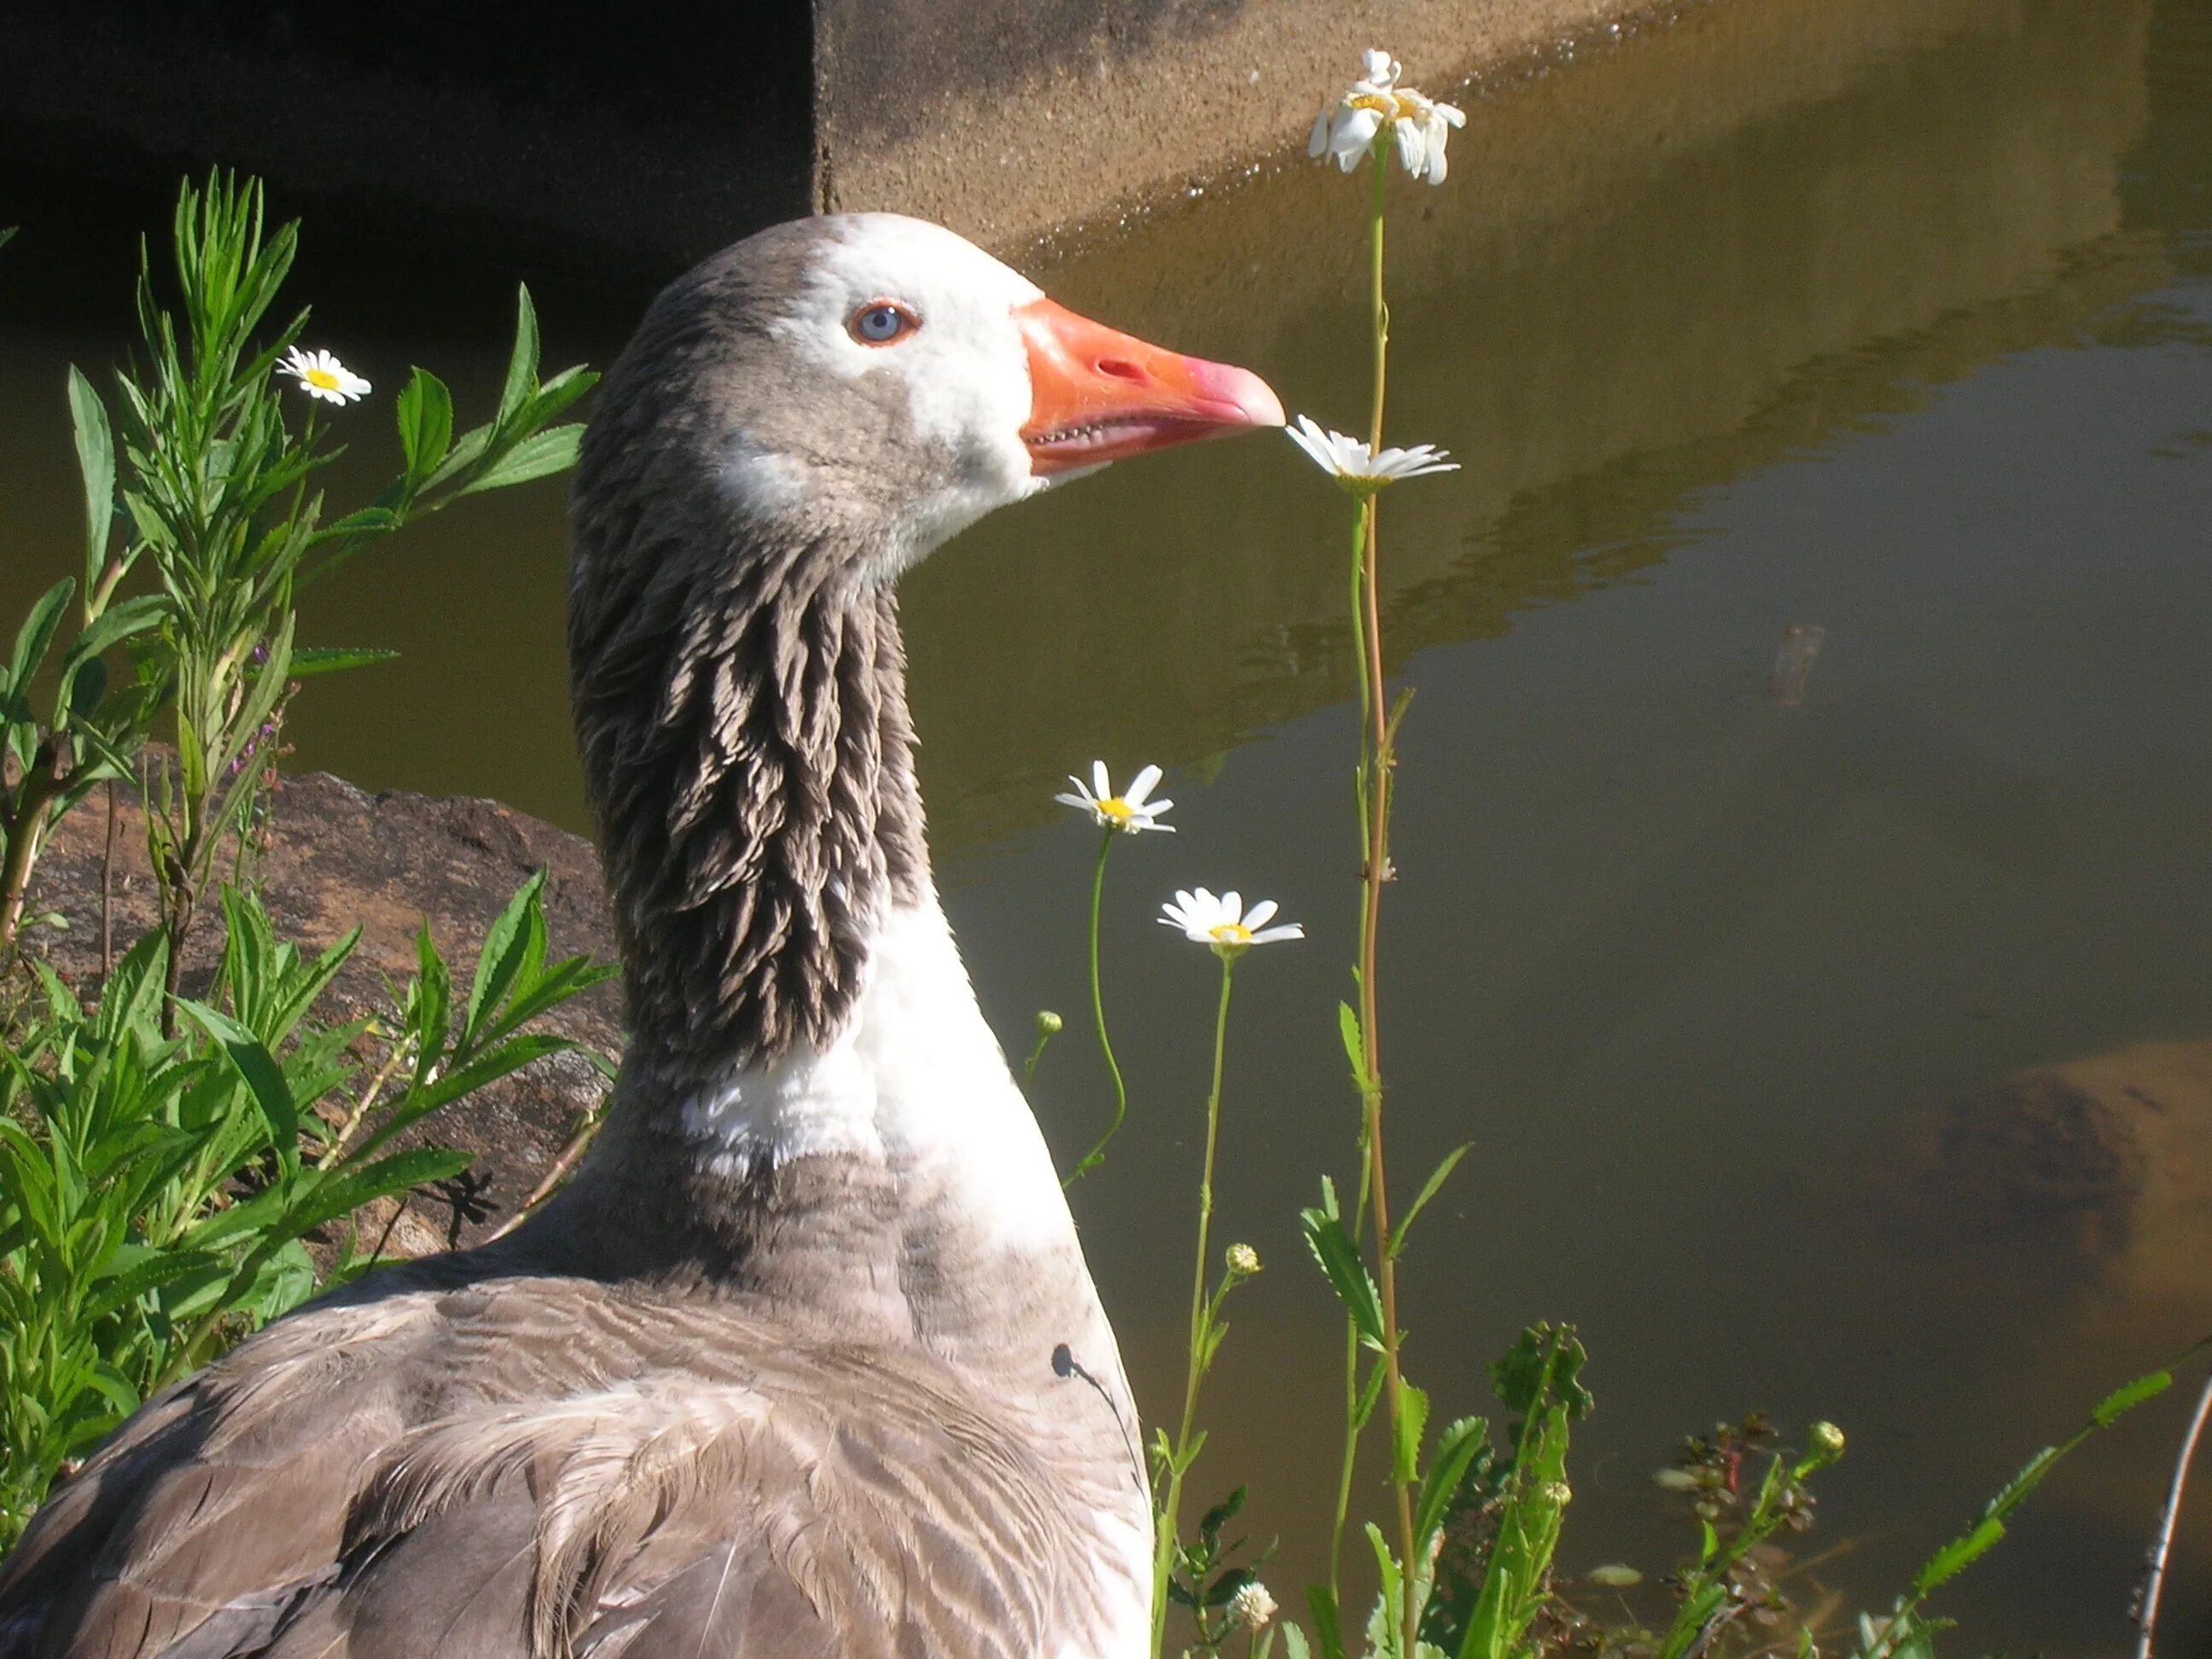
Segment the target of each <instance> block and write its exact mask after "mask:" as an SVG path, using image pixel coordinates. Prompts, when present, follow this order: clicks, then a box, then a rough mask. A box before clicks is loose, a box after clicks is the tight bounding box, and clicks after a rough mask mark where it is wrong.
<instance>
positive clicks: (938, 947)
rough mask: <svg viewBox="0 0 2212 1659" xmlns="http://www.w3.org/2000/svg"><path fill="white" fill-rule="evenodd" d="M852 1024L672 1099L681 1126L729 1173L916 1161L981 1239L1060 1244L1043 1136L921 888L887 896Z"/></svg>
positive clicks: (1069, 1235) (1055, 1189) (1019, 1245)
mask: <svg viewBox="0 0 2212 1659" xmlns="http://www.w3.org/2000/svg"><path fill="white" fill-rule="evenodd" d="M866 973H867V980H866V984H865V986H864V987H863V988H862V990H861V993H860V1001H859V1003H858V1005H857V1006H856V1007H855V1010H854V1017H853V1019H852V1021H851V1022H850V1023H849V1024H848V1025H847V1026H846V1028H845V1030H843V1031H842V1033H840V1034H839V1036H838V1037H837V1038H836V1041H835V1042H831V1043H830V1044H829V1046H827V1047H826V1048H819V1049H814V1050H811V1051H806V1052H802V1053H800V1054H793V1055H791V1056H789V1057H787V1058H786V1059H784V1060H779V1061H777V1062H776V1063H775V1064H774V1065H770V1066H759V1067H754V1068H750V1069H748V1070H745V1071H743V1072H739V1073H736V1074H735V1075H733V1076H732V1077H729V1078H727V1079H724V1080H722V1081H720V1082H719V1083H716V1084H714V1085H710V1086H708V1087H707V1088H705V1089H702V1091H700V1092H699V1093H698V1094H697V1095H696V1096H694V1097H692V1098H691V1099H690V1100H689V1101H687V1102H686V1103H684V1109H683V1122H684V1128H685V1129H686V1130H687V1131H688V1132H689V1133H691V1134H692V1135H694V1136H696V1137H697V1138H698V1139H700V1140H702V1141H704V1142H707V1143H708V1144H710V1145H711V1146H713V1148H714V1166H715V1167H716V1168H717V1169H718V1170H720V1171H721V1172H723V1173H726V1174H728V1175H732V1176H744V1175H745V1174H747V1173H749V1172H750V1171H751V1170H757V1169H758V1168H760V1167H762V1166H763V1164H766V1165H767V1166H768V1167H770V1168H773V1167H775V1166H776V1165H778V1164H784V1163H787V1162H789V1161H790V1160H791V1159H793V1158H805V1157H807V1156H810V1155H814V1154H831V1155H836V1154H843V1155H847V1156H853V1157H860V1158H868V1159H870V1160H871V1161H880V1162H882V1163H884V1164H887V1165H889V1166H890V1168H892V1169H893V1170H901V1169H912V1170H926V1171H927V1172H928V1174H929V1176H930V1177H931V1178H932V1179H933V1181H943V1182H945V1183H946V1185H947V1187H948V1188H949V1190H950V1191H951V1192H952V1193H953V1194H955V1195H956V1196H957V1203H958V1206H959V1209H960V1212H961V1213H962V1214H963V1216H965V1217H966V1218H968V1219H969V1220H970V1221H972V1222H974V1223H975V1224H976V1225H978V1226H979V1227H981V1229H982V1230H983V1231H984V1233H985V1235H986V1237H987V1242H989V1243H992V1244H994V1245H997V1246H1000V1247H1002V1248H1007V1249H1024V1250H1025V1249H1041V1248H1045V1247H1048V1246H1052V1245H1057V1244H1061V1243H1073V1238H1074V1223H1073V1220H1072V1219H1071V1218H1070V1217H1069V1214H1068V1209H1067V1202H1066V1199H1064V1198H1063V1197H1062V1196H1061V1194H1060V1178H1059V1176H1058V1174H1057V1173H1056V1172H1055V1171H1054V1169H1053V1166H1052V1158H1051V1155H1050V1154H1049V1152H1048V1151H1047V1150H1046V1147H1045V1144H1044V1137H1043V1135H1042V1133H1039V1131H1038V1129H1037V1124H1036V1116H1035V1115H1034V1114H1032V1113H1031V1112H1030V1107H1029V1103H1028V1101H1026V1100H1025V1099H1024V1098H1023V1097H1022V1092H1021V1091H1020V1090H1019V1089H1018V1088H1017V1087H1016V1086H1015V1085H1014V1080H1013V1076H1012V1073H1010V1072H1009V1071H1008V1070H1007V1068H1006V1055H1005V1054H1004V1053H1003V1052H1002V1051H1001V1050H1000V1048H999V1044H998V1040H997V1039H996V1038H995V1037H994V1036H992V1035H991V1029H990V1027H989V1026H988V1025H987V1024H985V1023H984V1019H983V1014H982V1011H981V1009H980V1008H979V1007H977V1006H976V1003H975V991H974V989H973V987H970V985H969V982H968V973H967V969H965V968H964V967H963V966H962V964H961V961H960V951H959V948H958V947H957V945H955V944H954V943H953V939H952V930H951V927H950V926H949V925H948V924H947V923H946V921H945V913H944V911H943V910H942V909H940V908H939V906H938V903H937V900H936V896H935V895H934V894H930V895H927V896H925V897H924V898H923V900H922V901H921V903H919V904H916V905H892V906H890V907H889V908H886V909H885V910H884V913H883V921H882V923H881V926H880V927H879V930H878V933H877V935H876V937H875V939H873V940H872V941H871V942H870V946H869V953H868V965H867V969H866Z"/></svg>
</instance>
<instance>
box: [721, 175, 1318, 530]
mask: <svg viewBox="0 0 2212 1659" xmlns="http://www.w3.org/2000/svg"><path fill="white" fill-rule="evenodd" d="M817 223H820V224H822V225H823V227H824V228H825V229H826V230H828V232H829V234H827V235H825V236H823V239H822V240H821V241H820V243H819V244H818V246H817V249H816V251H815V252H814V254H813V257H812V258H811V259H810V261H809V262H808V267H807V270H806V273H805V277H804V278H803V280H802V281H801V283H799V289H798V292H797V294H796V295H794V297H793V302H792V304H791V305H790V307H788V309H787V311H786V312H785V313H784V314H783V315H781V316H780V317H778V318H777V319H775V320H774V321H773V322H772V323H770V324H769V328H768V332H769V335H770V336H771V337H773V338H775V340H776V341H777V342H778V343H780V344H781V346H783V347H784V348H785V349H787V350H788V351H789V352H791V354H792V355H793V357H795V358H796V359H798V360H799V361H800V362H804V363H805V365H806V367H807V368H808V369H810V370H811V371H812V372H813V373H814V374H815V375H817V376H818V377H820V380H828V381H830V382H845V383H848V386H850V388H851V389H853V390H854V391H859V390H861V389H863V388H866V389H867V390H868V391H871V392H889V391H891V390H892V389H893V388H894V387H895V388H896V392H897V394H898V395H897V396H896V397H895V398H884V397H880V396H878V397H871V398H867V399H866V401H867V402H868V403H870V404H874V405H876V406H878V407H883V408H892V407H900V408H902V410H903V414H904V421H905V423H906V425H907V426H908V434H907V435H908V436H910V438H911V440H912V441H914V443H915V453H927V454H928V455H929V456H930V457H931V458H932V463H933V464H932V465H927V466H925V467H918V468H916V469H915V470H914V472H913V474H912V475H911V477H910V480H909V489H910V490H911V499H910V500H909V501H908V519H909V528H908V532H907V534H906V535H904V536H903V537H902V540H903V541H904V542H905V543H906V544H907V545H906V546H905V547H904V548H903V549H902V554H903V558H902V562H912V561H913V560H915V559H918V558H920V557H921V556H922V555H924V554H926V553H927V552H928V551H929V550H930V549H932V548H933V547H935V546H936V545H937V544H939V543H940V542H942V541H944V540H945V538H948V537H950V536H951V535H953V534H954V533H955V532H957V531H959V530H961V529H963V528H964V527H965V526H968V525H969V524H972V523H974V522H975V520H977V519H979V518H981V516H982V515H983V514H984V513H988V512H990V511H991V510H992V509H993V508H994V507H1004V506H1006V505H1008V504H1009V503H1011V502H1013V501H1020V500H1021V499H1023V498H1024V496H1027V495H1034V494H1036V492H1037V491H1038V490H1040V489H1045V488H1046V487H1047V486H1048V485H1049V484H1051V483H1054V482H1056V481H1057V480H1058V479H1060V478H1061V477H1066V476H1070V475H1072V474H1073V473H1075V472H1079V471H1088V470H1090V469H1091V468H1094V467H1097V466H1102V465H1105V464H1106V463H1107V462H1109V461H1114V460H1118V459H1121V458H1122V457H1124V456H1127V455H1135V454H1139V453H1144V452H1146V451H1147V450H1152V449H1162V448H1165V447H1169V446H1170V445H1173V444H1178V443H1186V442H1189V441H1192V440H1194V439H1198V438H1206V437H1213V436H1217V435H1221V434H1224V433H1228V432H1233V431H1238V430H1242V429H1243V428H1249V427H1255V426H1280V425H1281V424H1282V423H1283V410H1282V404H1280V403H1279V401H1278V400H1277V399H1276V397H1275V394H1274V393H1273V392H1271V391H1269V390H1268V388H1267V385H1266V383H1265V382H1264V381H1262V380H1261V379H1260V378H1259V377H1258V376H1257V375H1255V374H1251V373H1249V371H1247V370H1245V369H1241V368H1232V367H1231V366H1229V365H1227V364H1224V363H1213V362H1206V361H1205V360H1203V359H1201V358H1196V357H1186V356H1181V355H1179V354H1177V353H1176V352H1172V351H1167V350H1164V349H1161V348H1160V347H1158V346H1155V345H1152V344H1149V343H1146V342H1145V341H1142V340H1139V339H1135V338H1133V337H1130V336H1128V335H1126V334H1121V333H1117V332H1115V331H1114V330H1112V329H1109V328H1106V327H1104V326H1103V325H1099V324H1097V323H1094V322H1091V321H1090V320H1088V319H1085V318H1082V317H1079V316H1077V315H1076V314H1075V313H1073V312H1071V311H1067V310H1066V309H1064V308H1063V307H1060V306H1057V305H1054V303H1053V302H1052V301H1050V300H1048V299H1047V298H1045V296H1044V295H1043V293H1042V291H1041V290H1040V289H1038V288H1037V287H1036V284H1035V283H1031V282H1030V281H1029V279H1028V278H1026V277H1024V276H1022V275H1020V274H1019V273H1018V272H1017V271H1014V270H1011V269H1009V268H1008V267H1007V266H1006V265H1004V264H1000V262H999V261H998V260H996V259H994V258H992V257H991V256H990V255H989V254H987V253H985V252H983V251H982V250H981V248H978V247H976V246H975V245H974V244H972V243H970V242H968V241H966V240H963V239H962V238H960V237H958V236H956V235H955V234H952V233H951V231H949V230H945V229H944V228H941V227H939V226H937V225H933V224H928V223H926V222H923V221H921V220H919V219H908V218H902V217H901V216H897V215H896V214H880V213H870V214H854V215H850V216H842V217H839V218H836V219H833V220H829V221H821V222H817ZM820 380H817V384H819V383H820ZM886 380H888V381H889V382H890V383H891V385H890V386H885V385H884V382H885V381H886ZM732 459H733V465H735V466H736V467H737V468H738V471H739V472H740V473H744V471H745V469H747V468H750V476H744V477H733V478H732V479H731V480H730V482H732V483H733V484H734V485H736V486H737V487H738V488H739V489H748V488H750V489H752V490H754V491H755V492H757V493H760V494H763V495H772V494H773V493H775V489H777V488H778V487H779V483H780V482H781V483H788V482H789V481H788V480H784V481H780V480H779V479H778V477H776V476H775V462H776V458H775V456H773V455H771V454H769V453H740V454H738V455H737V456H735V457H733V458H732Z"/></svg>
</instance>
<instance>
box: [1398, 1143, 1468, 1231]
mask: <svg viewBox="0 0 2212 1659" xmlns="http://www.w3.org/2000/svg"><path fill="white" fill-rule="evenodd" d="M1473 1146H1474V1142H1473V1141H1471V1140H1470V1141H1467V1142H1464V1143H1462V1145H1460V1146H1455V1147H1453V1148H1452V1149H1451V1151H1449V1152H1446V1153H1445V1154H1444V1157H1443V1163H1441V1164H1437V1167H1436V1169H1435V1170H1433V1171H1432V1172H1431V1174H1430V1176H1429V1178H1428V1180H1427V1181H1425V1182H1423V1183H1422V1185H1421V1190H1420V1192H1419V1194H1416V1195H1415V1197H1414V1199H1413V1203H1412V1204H1410V1205H1408V1206H1407V1209H1406V1212H1405V1213H1404V1214H1403V1215H1401V1216H1400V1217H1399V1218H1398V1225H1396V1226H1395V1227H1393V1228H1392V1229H1391V1230H1390V1259H1391V1260H1392V1261H1396V1260H1397V1259H1398V1256H1399V1255H1400V1253H1401V1252H1402V1251H1403V1250H1404V1249H1405V1248H1406V1235H1407V1232H1408V1231H1411V1230H1412V1228H1413V1218H1414V1217H1415V1216H1417V1215H1419V1214H1420V1212H1422V1211H1423V1210H1425V1209H1426V1208H1427V1207H1428V1203H1429V1200H1431V1199H1432V1198H1434V1197H1435V1196H1436V1195H1437V1193H1438V1192H1440V1191H1441V1190H1443V1184H1444V1182H1447V1181H1449V1180H1450V1179H1451V1172H1452V1171H1453V1170H1456V1169H1457V1168H1459V1161H1460V1159H1462V1158H1465V1157H1466V1156H1467V1155H1468V1151H1469V1150H1470V1149H1471V1148H1472V1147H1473Z"/></svg>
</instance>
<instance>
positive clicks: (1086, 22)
mask: <svg viewBox="0 0 2212 1659" xmlns="http://www.w3.org/2000/svg"><path fill="white" fill-rule="evenodd" d="M1679 9H1680V6H1668V7H1656V6H1654V5H1652V4H1651V3H1650V0H1348V3H1347V0H965V3H963V0H815V7H814V37H815V38H814V95H815V123H816V132H817V139H816V142H817V155H818V156H819V158H820V161H819V167H820V171H819V173H818V174H817V180H816V200H817V205H818V206H819V207H821V208H822V209H823V210H825V211H842V210H854V209H871V208H896V209H898V210H900V211H902V212H908V213H915V214H919V215H921V216H923V217H925V218H932V219H936V220H938V221H939V222H942V223H945V224H948V225H951V226H952V227H953V228H955V229H957V230H959V231H961V232H963V234H967V235H969V236H970V237H973V238H975V240H978V241H981V242H983V243H985V244H986V245H987V246H996V247H1008V246H1015V245H1018V244H1019V243H1022V242H1024V241H1027V240H1033V239H1035V238H1036V237H1038V236H1041V235H1043V234H1046V233H1047V232H1048V231H1050V230H1051V229H1053V228H1054V227H1055V226H1058V225H1061V224H1064V223H1066V222H1071V221H1089V220H1096V219H1098V218H1101V217H1103V216H1109V215H1110V214H1112V213H1113V212H1115V211H1116V210H1122V209H1126V208H1128V207H1132V206H1138V205H1142V204H1148V203H1152V202H1155V201H1158V200H1159V199H1161V198H1162V197H1175V196H1180V195H1182V194H1184V193H1185V192H1186V191H1193V190H1194V187H1195V189H1196V190H1203V189H1205V188H1206V187H1208V186H1210V185H1215V184H1218V183H1220V182H1222V181H1224V180H1226V179H1231V178H1233V177H1235V176H1236V175H1237V174H1238V173H1242V172H1243V171H1245V170H1247V169H1249V167H1250V166H1251V165H1252V164H1253V163H1254V162H1255V161H1258V160H1261V159H1262V158H1266V157H1271V156H1275V155H1282V154H1285V153H1286V152H1288V151H1290V150H1291V149H1295V148H1296V147H1298V146H1301V145H1303V144H1304V142H1305V137H1306V133H1307V131H1308V129H1309V127H1310V125H1311V123H1312V121H1313V118H1314V116H1315V114H1316V112H1317V111H1319V110H1320V108H1321V107H1322V105H1323V104H1324V103H1325V102H1326V101H1327V100H1328V98H1329V97H1331V96H1332V95H1334V94H1335V93H1336V92H1338V91H1340V90H1341V89H1342V88H1343V87H1344V86H1345V85H1346V83H1348V82H1350V81H1351V80H1352V78H1353V76H1355V75H1356V74H1357V72H1358V67H1359V51H1360V49H1361V48H1362V47H1364V46H1383V47H1387V48H1388V49H1389V51H1391V52H1395V53H1396V54H1397V55H1398V57H1399V58H1401V60H1402V61H1403V62H1404V63H1405V64H1407V80H1408V82H1411V83H1413V84H1414V85H1416V86H1419V88H1422V89H1423V90H1424V91H1425V92H1427V93H1429V94H1430V95H1431V96H1432V97H1440V98H1443V97H1449V96H1450V95H1451V94H1454V93H1455V92H1457V91H1459V90H1460V89H1461V88H1463V87H1464V86H1466V85H1467V84H1468V82H1469V81H1470V80H1471V79H1473V78H1474V76H1477V75H1480V74H1482V73H1484V72H1486V71H1487V72H1491V73H1496V72H1498V71H1501V70H1506V69H1508V68H1510V67H1517V66H1522V65H1525V64H1530V63H1534V62H1541V61H1542V60H1543V59H1544V58H1547V57H1548V56H1552V55H1561V56H1564V55H1570V54H1571V53H1572V52H1573V51H1574V50H1575V49H1576V46H1577V42H1578V41H1580V40H1585V39H1587V38H1589V37H1591V36H1598V35H1603V36H1607V37H1610V36H1612V35H1614V34H1618V33H1622V32H1623V30H1624V29H1625V28H1626V23H1625V22H1624V20H1625V19H1637V18H1640V19H1644V20H1655V19H1656V18H1657V17H1659V16H1662V15H1668V14H1671V13H1672V12H1673V11H1675V10H1679Z"/></svg>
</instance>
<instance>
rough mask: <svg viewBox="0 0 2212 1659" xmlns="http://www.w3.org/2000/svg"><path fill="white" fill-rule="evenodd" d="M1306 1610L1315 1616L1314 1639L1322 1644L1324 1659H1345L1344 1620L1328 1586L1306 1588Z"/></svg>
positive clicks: (1317, 1585) (1315, 1585)
mask: <svg viewBox="0 0 2212 1659" xmlns="http://www.w3.org/2000/svg"><path fill="white" fill-rule="evenodd" d="M1306 1610H1307V1611H1308V1612H1309V1613H1312V1614H1313V1621H1314V1639H1315V1640H1316V1641H1317V1642H1319V1643H1320V1644H1321V1652H1322V1659H1344V1620H1343V1616H1342V1615H1341V1614H1340V1613H1339V1612H1338V1611H1337V1606H1336V1597H1335V1596H1334V1595H1332V1594H1331V1593H1330V1591H1329V1589H1328V1585H1326V1584H1309V1585H1307V1586H1306ZM1293 1628H1295V1626H1293ZM1300 1645H1301V1646H1303V1645H1304V1644H1300Z"/></svg>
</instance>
